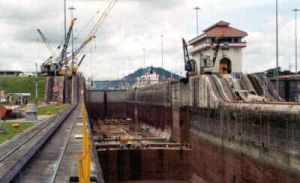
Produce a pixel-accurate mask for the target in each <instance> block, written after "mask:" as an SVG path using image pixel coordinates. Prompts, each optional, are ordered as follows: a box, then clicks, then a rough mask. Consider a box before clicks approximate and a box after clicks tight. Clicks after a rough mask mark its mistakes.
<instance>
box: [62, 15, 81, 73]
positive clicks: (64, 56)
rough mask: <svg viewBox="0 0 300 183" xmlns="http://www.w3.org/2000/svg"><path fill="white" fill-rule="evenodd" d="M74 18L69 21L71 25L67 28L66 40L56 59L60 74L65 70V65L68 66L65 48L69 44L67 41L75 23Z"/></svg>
mask: <svg viewBox="0 0 300 183" xmlns="http://www.w3.org/2000/svg"><path fill="white" fill-rule="evenodd" d="M76 20H77V19H76V18H74V19H73V20H72V21H71V25H70V27H69V30H68V33H67V36H66V40H65V42H64V45H63V48H62V50H61V54H60V58H59V61H58V64H59V67H58V69H59V72H60V74H62V75H65V74H66V72H67V67H68V59H67V49H68V46H69V41H70V38H71V34H72V30H73V27H74V24H75V21H76Z"/></svg>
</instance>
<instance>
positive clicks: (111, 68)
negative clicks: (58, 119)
mask: <svg viewBox="0 0 300 183" xmlns="http://www.w3.org/2000/svg"><path fill="white" fill-rule="evenodd" d="M67 2H68V4H67V6H68V7H69V6H74V7H75V8H76V10H75V12H74V16H75V17H77V18H78V20H77V22H76V26H75V37H77V39H76V40H75V45H76V47H78V46H79V45H80V44H81V43H82V42H83V41H84V40H85V39H86V35H88V33H89V31H90V30H91V28H92V27H93V25H94V24H95V21H96V20H97V18H98V17H99V16H100V15H101V13H102V12H103V10H104V8H105V5H106V4H107V3H108V1H107V0H77V1H67ZM296 5H299V3H296V2H289V1H288V0H282V1H280V64H281V65H282V66H283V67H284V68H288V67H289V63H293V34H292V30H293V25H294V24H293V14H292V13H291V11H290V9H291V8H290V7H294V6H296ZM195 6H200V8H201V10H200V11H199V28H200V30H202V29H204V28H206V27H208V26H210V25H211V24H213V23H215V22H217V21H218V20H220V19H224V20H226V21H229V22H231V23H232V26H233V27H237V28H240V29H243V30H246V31H247V32H248V33H249V36H248V37H247V38H246V40H247V42H248V47H247V48H246V49H245V50H244V55H243V58H244V64H243V68H244V71H247V72H254V71H262V70H266V69H268V68H270V67H274V63H275V36H274V35H275V27H274V20H275V19H274V1H273V0H253V1H251V3H245V2H244V1H240V0H228V1H226V2H225V1H223V0H213V1H204V0H184V1H182V0H159V1H158V0H119V1H118V2H117V4H116V6H115V7H114V8H113V9H112V11H111V13H110V14H109V16H108V17H107V19H106V20H105V22H104V23H103V25H102V27H101V28H100V29H99V31H98V32H97V34H96V37H97V38H96V40H94V41H92V42H91V43H90V44H89V45H88V46H87V47H86V49H85V53H86V54H87V57H86V59H85V61H84V63H83V65H82V67H81V68H80V70H81V71H83V72H84V73H85V74H86V75H88V76H91V75H92V76H93V77H94V78H103V79H109V78H115V79H116V78H120V77H122V76H123V75H125V74H128V73H130V72H132V71H134V70H135V69H137V68H139V67H142V66H143V65H144V52H143V49H146V64H147V65H148V66H150V65H153V66H161V47H160V45H161V37H160V35H161V34H163V35H164V37H163V42H164V67H165V68H166V69H169V70H172V71H175V72H177V73H179V74H182V75H184V67H183V56H182V45H181V38H182V37H185V38H186V39H187V40H188V39H191V38H193V37H194V36H195V32H196V28H195V23H196V22H195V11H194V10H193V8H194V7H195ZM62 8H63V4H62V1H61V0H48V1H40V0H26V1H19V0H10V1H6V2H4V1H3V2H0V27H1V29H0V39H1V40H2V42H1V43H0V48H1V49H0V65H1V68H5V69H16V68H18V69H25V70H34V67H33V66H34V63H35V62H38V63H40V64H41V63H42V61H43V60H44V59H46V58H47V57H48V56H49V51H48V50H47V49H46V48H45V46H44V45H43V43H42V42H41V40H40V38H39V35H38V34H37V32H36V29H37V28H40V29H41V30H42V31H43V33H44V34H45V35H46V36H47V38H48V39H49V41H50V42H52V43H53V44H54V45H55V46H57V45H59V44H61V42H62V39H63V9H62ZM97 11H99V13H98V14H97ZM67 13H68V22H70V16H69V15H70V11H68V12H67ZM299 25H300V23H299ZM299 30H300V27H299ZM292 65H293V64H292ZM299 65H300V64H299Z"/></svg>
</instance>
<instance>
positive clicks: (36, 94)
mask: <svg viewBox="0 0 300 183" xmlns="http://www.w3.org/2000/svg"><path fill="white" fill-rule="evenodd" d="M37 65H38V64H37V62H36V63H35V101H36V103H38V97H39V96H38V71H37V67H38V66H37Z"/></svg>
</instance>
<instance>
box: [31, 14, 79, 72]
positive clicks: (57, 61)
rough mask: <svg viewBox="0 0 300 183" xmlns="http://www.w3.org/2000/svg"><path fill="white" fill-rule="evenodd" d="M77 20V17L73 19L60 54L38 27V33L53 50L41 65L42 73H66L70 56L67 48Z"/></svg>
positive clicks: (50, 49)
mask: <svg viewBox="0 0 300 183" xmlns="http://www.w3.org/2000/svg"><path fill="white" fill-rule="evenodd" d="M75 21H76V18H74V19H73V20H72V21H71V25H70V27H69V30H68V34H67V37H66V40H65V41H64V45H63V48H62V50H61V53H60V54H59V55H58V53H57V52H56V51H55V49H53V47H52V46H51V44H50V43H49V41H48V40H47V38H46V37H45V36H44V35H43V33H42V32H41V31H40V30H39V29H38V30H37V31H38V33H39V34H40V36H41V37H42V40H43V41H44V43H45V45H46V46H47V48H48V49H49V51H50V52H51V56H50V57H49V58H48V59H47V60H46V61H45V62H44V63H43V64H42V65H41V72H42V74H47V75H64V74H65V73H64V72H65V70H66V67H67V65H68V58H67V49H68V45H69V41H70V37H71V32H72V29H73V27H74V23H75Z"/></svg>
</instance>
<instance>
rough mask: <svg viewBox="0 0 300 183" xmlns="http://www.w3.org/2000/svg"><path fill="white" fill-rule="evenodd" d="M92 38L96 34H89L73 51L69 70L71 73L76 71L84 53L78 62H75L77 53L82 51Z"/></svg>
mask: <svg viewBox="0 0 300 183" xmlns="http://www.w3.org/2000/svg"><path fill="white" fill-rule="evenodd" d="M94 38H96V36H90V37H89V38H88V39H87V40H85V41H84V42H83V43H82V45H81V46H80V47H79V48H78V49H77V50H76V51H74V53H73V60H72V63H71V71H72V73H76V72H77V70H78V68H79V66H80V65H81V63H82V61H83V59H84V58H85V55H84V56H83V57H82V58H81V60H80V62H79V63H80V64H77V59H78V57H79V55H80V54H81V53H82V52H83V50H84V48H85V47H86V45H87V44H88V43H89V42H91V41H92V40H93V39H94Z"/></svg>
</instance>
